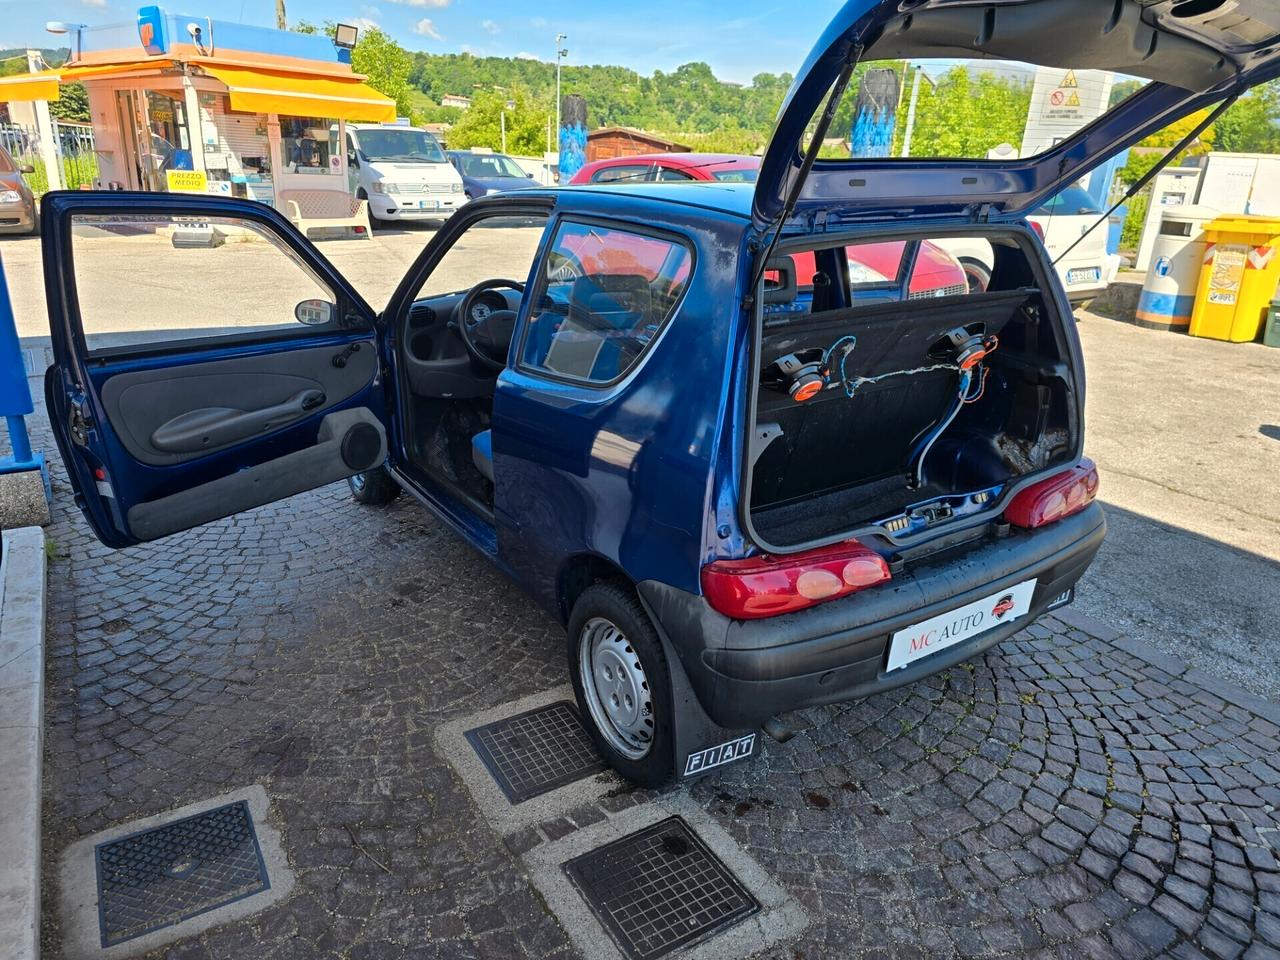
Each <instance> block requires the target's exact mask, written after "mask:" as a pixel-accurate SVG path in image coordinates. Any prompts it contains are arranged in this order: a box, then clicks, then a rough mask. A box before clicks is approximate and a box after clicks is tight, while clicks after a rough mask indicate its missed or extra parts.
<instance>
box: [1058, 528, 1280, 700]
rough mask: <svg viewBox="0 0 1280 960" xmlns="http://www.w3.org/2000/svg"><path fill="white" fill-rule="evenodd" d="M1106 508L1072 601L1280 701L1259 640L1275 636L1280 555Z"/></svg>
mask: <svg viewBox="0 0 1280 960" xmlns="http://www.w3.org/2000/svg"><path fill="white" fill-rule="evenodd" d="M1104 506H1105V507H1106V511H1107V520H1108V523H1109V525H1110V528H1109V530H1108V533H1107V539H1106V542H1105V543H1104V544H1103V547H1102V550H1101V552H1100V553H1099V554H1098V559H1097V560H1096V561H1095V562H1094V565H1093V566H1092V567H1091V568H1090V570H1089V572H1088V573H1087V574H1086V575H1085V578H1084V580H1082V581H1081V584H1080V587H1079V590H1078V596H1077V600H1076V605H1077V607H1079V609H1080V610H1082V611H1083V612H1085V613H1087V614H1089V615H1091V616H1093V617H1096V618H1097V619H1099V620H1101V621H1103V622H1105V623H1106V624H1108V625H1109V626H1111V627H1113V628H1115V629H1116V630H1119V631H1120V632H1121V633H1124V634H1127V635H1128V636H1130V637H1133V638H1135V639H1138V640H1143V641H1146V642H1147V643H1150V644H1152V645H1154V646H1155V647H1157V648H1159V649H1160V650H1162V651H1164V652H1165V653H1169V654H1172V655H1174V656H1177V657H1181V658H1182V659H1184V660H1186V661H1187V662H1188V663H1190V664H1191V665H1192V666H1194V667H1199V668H1200V669H1202V670H1204V671H1205V672H1207V673H1210V674H1213V675H1215V676H1218V677H1220V678H1222V679H1224V680H1227V681H1230V682H1232V683H1236V684H1239V685H1240V686H1242V687H1244V688H1245V689H1247V690H1250V691H1252V692H1253V693H1255V694H1258V695H1259V696H1262V697H1265V698H1266V699H1268V700H1271V701H1272V702H1280V654H1277V653H1276V651H1275V650H1274V649H1272V648H1271V646H1270V645H1261V646H1260V645H1259V641H1260V640H1261V639H1262V638H1264V637H1269V636H1274V634H1275V627H1274V624H1275V621H1276V617H1277V615H1278V614H1280V561H1277V560H1275V559H1272V558H1270V557H1267V556H1263V555H1260V554H1257V553H1253V552H1250V551H1248V550H1242V549H1240V548H1238V547H1235V546H1232V545H1231V544H1228V543H1225V542H1223V541H1221V540H1215V539H1213V538H1211V537H1206V536H1202V535H1200V534H1198V533H1193V532H1191V531H1189V530H1185V529H1182V528H1181V527H1177V526H1173V525H1172V524H1168V523H1163V522H1161V521H1159V520H1155V519H1153V518H1151V517H1148V516H1144V515H1142V514H1139V513H1134V512H1133V511H1130V510H1125V509H1122V508H1120V507H1116V506H1113V505H1111V504H1106V503H1104ZM1259 522H1260V523H1266V522H1267V521H1265V520H1261V521H1259ZM1277 551H1280V544H1277Z"/></svg>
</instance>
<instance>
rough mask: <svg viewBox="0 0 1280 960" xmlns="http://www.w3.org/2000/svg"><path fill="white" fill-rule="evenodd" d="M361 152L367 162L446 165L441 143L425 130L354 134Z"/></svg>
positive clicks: (408, 129)
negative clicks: (384, 161)
mask: <svg viewBox="0 0 1280 960" xmlns="http://www.w3.org/2000/svg"><path fill="white" fill-rule="evenodd" d="M356 136H357V137H358V138H359V140H360V152H361V153H363V154H364V155H365V157H366V158H368V159H369V160H399V161H401V162H405V163H445V162H447V161H446V160H445V156H444V151H443V150H442V149H440V143H439V141H437V140H436V138H435V137H433V136H432V135H431V134H429V133H427V132H426V131H425V130H414V129H413V128H412V127H397V128H385V129H380V130H357V131H356Z"/></svg>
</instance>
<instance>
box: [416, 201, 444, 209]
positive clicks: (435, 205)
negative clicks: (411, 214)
mask: <svg viewBox="0 0 1280 960" xmlns="http://www.w3.org/2000/svg"><path fill="white" fill-rule="evenodd" d="M418 209H419V210H439V209H440V201H439V200H419V201H418Z"/></svg>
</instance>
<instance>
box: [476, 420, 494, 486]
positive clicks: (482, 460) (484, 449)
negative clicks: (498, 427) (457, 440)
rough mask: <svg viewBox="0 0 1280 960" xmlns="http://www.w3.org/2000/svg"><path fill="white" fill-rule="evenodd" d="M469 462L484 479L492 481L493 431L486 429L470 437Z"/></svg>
mask: <svg viewBox="0 0 1280 960" xmlns="http://www.w3.org/2000/svg"><path fill="white" fill-rule="evenodd" d="M471 462H472V463H474V464H475V465H476V469H477V470H479V471H480V473H481V474H482V475H483V476H484V478H485V479H486V480H488V481H489V482H490V483H493V431H492V430H486V431H485V432H484V433H477V434H476V435H475V436H474V437H472V438H471Z"/></svg>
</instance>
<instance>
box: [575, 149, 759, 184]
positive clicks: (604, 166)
mask: <svg viewBox="0 0 1280 960" xmlns="http://www.w3.org/2000/svg"><path fill="white" fill-rule="evenodd" d="M759 173H760V158H759V157H741V156H735V155H734V154H729V153H654V154H646V155H644V156H638V157H612V158H610V159H608V160H597V161H595V162H594V163H588V164H587V165H586V166H585V167H583V168H582V169H581V170H579V171H578V172H577V173H575V174H574V175H573V179H572V180H570V181H569V185H570V186H580V185H582V184H584V183H654V182H657V183H687V182H690V181H695V182H696V181H708V180H710V181H715V182H717V183H755V182H756V177H757V176H758V175H759Z"/></svg>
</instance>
